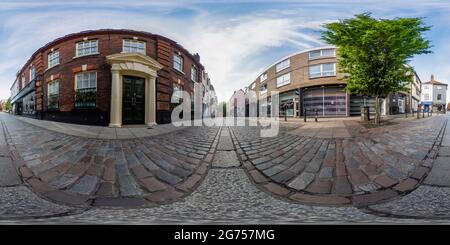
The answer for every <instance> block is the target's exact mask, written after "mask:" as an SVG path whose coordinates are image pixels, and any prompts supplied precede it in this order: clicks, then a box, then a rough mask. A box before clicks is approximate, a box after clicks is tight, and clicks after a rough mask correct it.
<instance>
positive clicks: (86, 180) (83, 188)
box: [69, 175, 98, 195]
mask: <svg viewBox="0 0 450 245" xmlns="http://www.w3.org/2000/svg"><path fill="white" fill-rule="evenodd" d="M97 183H98V178H97V176H93V175H84V176H83V177H81V178H80V179H79V180H78V181H77V182H76V183H75V184H74V185H73V186H72V187H71V188H70V189H69V191H70V192H75V193H78V194H81V195H89V194H91V193H93V192H94V191H95V189H96V188H97Z"/></svg>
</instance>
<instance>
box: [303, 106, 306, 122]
mask: <svg viewBox="0 0 450 245" xmlns="http://www.w3.org/2000/svg"><path fill="white" fill-rule="evenodd" d="M303 122H306V108H303Z"/></svg>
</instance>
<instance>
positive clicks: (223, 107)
mask: <svg viewBox="0 0 450 245" xmlns="http://www.w3.org/2000/svg"><path fill="white" fill-rule="evenodd" d="M218 108H219V112H220V111H221V112H222V115H223V117H226V116H227V103H226V102H223V101H222V102H220V103H219V105H218Z"/></svg>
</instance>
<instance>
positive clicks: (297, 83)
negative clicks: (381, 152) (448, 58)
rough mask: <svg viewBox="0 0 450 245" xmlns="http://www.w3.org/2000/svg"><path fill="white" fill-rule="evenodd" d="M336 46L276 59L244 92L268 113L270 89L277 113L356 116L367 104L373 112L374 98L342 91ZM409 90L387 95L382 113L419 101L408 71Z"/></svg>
mask: <svg viewBox="0 0 450 245" xmlns="http://www.w3.org/2000/svg"><path fill="white" fill-rule="evenodd" d="M336 51H337V48H336V47H334V46H323V47H317V48H311V49H306V50H302V51H299V52H296V53H294V54H291V55H288V56H286V57H283V58H282V59H280V60H278V61H276V62H275V63H273V64H272V65H270V66H269V67H268V68H266V69H264V71H263V72H262V73H260V74H259V75H258V77H257V78H256V79H255V81H254V82H252V83H251V84H250V85H249V86H248V87H247V91H255V92H256V96H257V99H258V101H259V105H258V108H259V111H261V110H262V111H267V112H268V114H269V115H270V114H271V109H272V108H271V96H270V95H271V92H272V91H278V92H279V107H280V108H279V114H280V116H285V115H286V116H288V117H300V116H303V115H304V113H306V115H310V116H311V115H314V114H315V112H316V111H317V113H318V116H319V117H345V116H356V115H360V113H361V106H369V107H370V108H371V112H372V113H374V112H375V111H374V98H370V97H365V96H360V95H350V94H348V93H346V92H345V91H344V88H345V86H346V82H345V80H343V78H344V74H342V73H339V72H338V70H337V62H338V56H337V52H336ZM411 77H412V81H413V82H412V83H411V84H410V85H409V86H410V90H409V92H397V93H392V94H390V95H389V96H388V97H387V98H382V100H381V105H380V108H381V113H382V114H384V115H386V114H398V113H405V112H407V113H410V112H411V111H412V110H414V109H415V108H417V105H418V103H419V101H420V84H421V81H420V79H419V77H418V76H417V74H416V73H415V72H412V73H411Z"/></svg>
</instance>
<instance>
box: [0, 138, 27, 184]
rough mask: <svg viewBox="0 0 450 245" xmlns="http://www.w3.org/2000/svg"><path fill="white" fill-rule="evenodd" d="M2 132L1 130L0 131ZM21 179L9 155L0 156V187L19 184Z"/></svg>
mask: <svg viewBox="0 0 450 245" xmlns="http://www.w3.org/2000/svg"><path fill="white" fill-rule="evenodd" d="M0 133H2V132H0ZM21 183H22V181H21V180H20V178H19V175H18V174H17V171H16V167H15V166H14V163H13V162H12V160H11V158H9V157H0V187H1V186H13V185H19V184H21Z"/></svg>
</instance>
